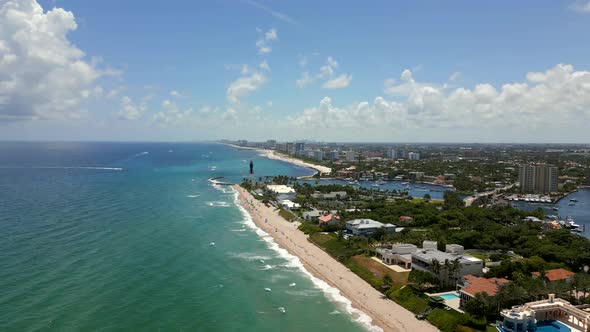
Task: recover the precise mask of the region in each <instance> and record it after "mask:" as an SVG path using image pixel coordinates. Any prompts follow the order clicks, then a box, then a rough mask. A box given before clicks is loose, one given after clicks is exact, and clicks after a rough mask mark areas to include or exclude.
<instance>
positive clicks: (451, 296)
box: [437, 293, 459, 300]
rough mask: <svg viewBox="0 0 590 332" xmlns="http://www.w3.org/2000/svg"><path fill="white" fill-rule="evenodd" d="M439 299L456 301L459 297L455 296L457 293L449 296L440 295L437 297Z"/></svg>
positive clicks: (448, 294)
mask: <svg viewBox="0 0 590 332" xmlns="http://www.w3.org/2000/svg"><path fill="white" fill-rule="evenodd" d="M437 296H439V297H442V298H443V299H445V300H454V299H458V298H459V295H457V294H455V293H447V294H440V295H437Z"/></svg>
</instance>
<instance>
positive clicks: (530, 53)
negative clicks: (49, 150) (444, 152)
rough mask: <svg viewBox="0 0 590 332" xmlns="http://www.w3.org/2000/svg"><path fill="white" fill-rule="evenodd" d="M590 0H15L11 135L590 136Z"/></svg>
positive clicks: (5, 127)
mask: <svg viewBox="0 0 590 332" xmlns="http://www.w3.org/2000/svg"><path fill="white" fill-rule="evenodd" d="M589 129H590V0H563V1H559V0H534V1H533V0H530V1H508V0H506V1H504V0H499V1H485V2H484V1H472V0H463V1H461V0H458V1H441V0H432V1H426V0H424V1H422V0H418V1H402V0H399V1H395V0H375V1H369V2H367V1H348V0H338V1H332V0H322V1H303V0H298V1H286V0H212V1H206V0H203V1H193V0H168V1H145V0H143V1H139V0H125V1H121V0H101V1H91V0H76V1H74V0H0V140H68V141H69V140H74V141H87V140H91V141H202V140H218V139H248V140H266V139H276V140H281V141H285V140H301V139H308V140H318V141H334V142H339V141H343V142H360V141H367V142H481V143H483V142H522V143H526V142H531V143H544V142H556V143H560V142H564V143H590V130H589Z"/></svg>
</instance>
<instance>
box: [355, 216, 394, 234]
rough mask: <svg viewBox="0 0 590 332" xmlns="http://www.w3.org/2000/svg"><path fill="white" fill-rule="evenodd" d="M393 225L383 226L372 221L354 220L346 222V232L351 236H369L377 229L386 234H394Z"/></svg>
mask: <svg viewBox="0 0 590 332" xmlns="http://www.w3.org/2000/svg"><path fill="white" fill-rule="evenodd" d="M395 227H396V226H395V225H392V224H383V223H380V222H378V221H376V220H373V219H355V220H350V221H347V222H346V230H347V231H348V232H349V233H351V234H353V235H370V234H373V233H375V232H376V231H377V230H378V229H379V228H384V229H385V232H387V233H395Z"/></svg>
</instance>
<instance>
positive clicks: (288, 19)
mask: <svg viewBox="0 0 590 332" xmlns="http://www.w3.org/2000/svg"><path fill="white" fill-rule="evenodd" d="M242 2H245V3H247V4H249V5H252V6H254V7H256V8H258V9H261V10H263V11H265V12H267V13H269V14H271V15H272V16H273V17H275V18H278V19H279V20H281V21H283V22H287V23H291V24H296V23H297V22H296V21H295V20H294V19H292V18H291V17H289V16H288V15H286V14H284V13H281V12H278V11H276V10H273V9H271V8H269V7H266V6H264V5H262V4H260V3H258V2H256V1H253V0H242Z"/></svg>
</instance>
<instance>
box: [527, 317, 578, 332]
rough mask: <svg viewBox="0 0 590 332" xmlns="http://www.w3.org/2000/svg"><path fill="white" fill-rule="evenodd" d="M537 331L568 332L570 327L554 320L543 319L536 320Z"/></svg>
mask: <svg viewBox="0 0 590 332" xmlns="http://www.w3.org/2000/svg"><path fill="white" fill-rule="evenodd" d="M535 331H537V332H570V331H571V329H570V328H569V327H567V326H565V325H563V324H562V323H561V322H558V321H554V320H545V321H541V322H537V329H536V330H535Z"/></svg>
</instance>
